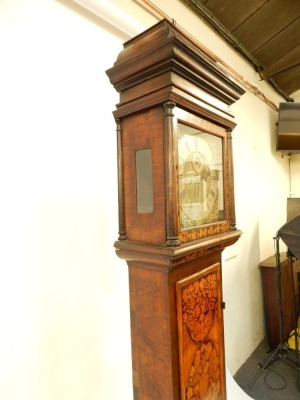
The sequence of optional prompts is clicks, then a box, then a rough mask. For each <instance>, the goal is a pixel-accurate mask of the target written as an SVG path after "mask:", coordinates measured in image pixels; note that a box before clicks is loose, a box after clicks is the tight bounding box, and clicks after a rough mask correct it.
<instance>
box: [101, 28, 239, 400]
mask: <svg viewBox="0 0 300 400" xmlns="http://www.w3.org/2000/svg"><path fill="white" fill-rule="evenodd" d="M106 72H107V75H108V77H109V79H110V82H111V83H112V85H113V86H114V87H115V89H116V90H117V91H118V92H119V93H120V102H119V104H117V107H116V110H115V111H114V117H115V120H116V125H117V137H118V188H119V238H118V240H117V241H116V242H115V248H116V253H117V255H118V256H119V257H120V258H121V259H124V260H126V261H127V264H128V268H129V286H130V314H131V339H132V340H131V344H132V373H133V392H134V399H135V400H162V399H164V400H184V399H188V400H200V399H213V400H217V399H220V400H223V399H225V398H226V388H225V359H224V340H223V306H222V305H223V300H222V267H221V253H222V250H223V249H224V248H225V247H226V246H229V245H232V244H234V243H235V242H236V241H237V240H238V239H239V237H240V235H241V231H239V230H238V229H237V228H236V222H235V206H234V187H233V162H232V145H231V140H232V137H231V132H232V130H233V128H234V127H235V123H234V122H233V115H232V113H231V112H230V110H229V106H230V105H231V104H233V103H234V102H235V101H237V100H238V99H239V98H240V96H241V95H242V94H243V93H244V91H243V90H242V89H241V88H240V87H239V86H237V85H236V84H235V83H234V82H233V81H232V80H231V79H229V77H228V76H227V75H226V74H225V73H224V72H222V71H221V69H220V68H219V67H218V64H217V62H216V61H215V60H214V59H213V58H212V57H211V56H210V55H208V54H206V53H205V52H204V51H203V50H201V49H200V48H199V46H197V44H196V43H194V41H192V40H191V39H190V38H188V37H187V36H186V35H185V34H183V33H182V32H181V31H180V30H179V29H177V28H176V25H175V26H174V25H173V24H170V23H169V22H168V21H166V20H162V21H160V22H159V23H158V24H156V25H154V26H153V27H152V28H150V29H148V30H146V31H145V32H143V33H141V34H140V35H138V36H136V37H134V38H133V39H131V40H129V41H128V42H126V43H125V44H124V47H123V50H122V51H121V52H120V54H119V55H118V57H117V59H116V61H115V63H114V66H113V67H112V68H110V69H109V70H107V71H106Z"/></svg>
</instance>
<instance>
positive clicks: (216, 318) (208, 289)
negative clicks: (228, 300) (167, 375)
mask: <svg viewBox="0 0 300 400" xmlns="http://www.w3.org/2000/svg"><path fill="white" fill-rule="evenodd" d="M176 298H177V315H178V338H179V359H180V387H181V399H182V400H185V399H186V400H223V399H225V382H224V377H225V374H224V347H223V318H222V309H221V304H222V289H221V267H220V264H219V263H216V264H213V265H212V266H210V267H208V268H205V269H204V270H202V271H200V272H197V273H196V274H193V275H191V276H188V277H186V278H184V279H182V280H179V281H178V282H176Z"/></svg>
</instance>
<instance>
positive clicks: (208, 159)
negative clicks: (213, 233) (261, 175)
mask: <svg viewBox="0 0 300 400" xmlns="http://www.w3.org/2000/svg"><path fill="white" fill-rule="evenodd" d="M178 168H179V173H178V175H179V203H180V227H181V229H186V228H193V227H198V226H201V225H205V224H211V223H214V222H219V221H222V220H223V219H224V194H223V192H224V191H223V140H222V138H221V137H219V136H216V135H213V134H210V133H207V132H203V131H201V130H198V129H195V128H192V127H189V126H187V125H184V124H181V123H179V124H178Z"/></svg>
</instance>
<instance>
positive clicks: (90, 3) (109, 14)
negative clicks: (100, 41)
mask: <svg viewBox="0 0 300 400" xmlns="http://www.w3.org/2000/svg"><path fill="white" fill-rule="evenodd" d="M73 2H74V3H77V4H78V5H80V6H81V7H83V8H85V9H86V10H88V11H90V12H91V13H93V14H94V15H97V17H99V18H100V19H102V20H104V21H105V22H107V23H108V24H109V25H111V26H113V27H114V28H116V29H118V30H119V31H121V32H122V33H124V34H125V35H126V36H127V37H128V39H130V38H132V37H133V36H136V35H138V34H139V33H141V32H143V31H144V30H145V29H147V26H145V25H143V24H141V23H139V22H137V20H136V19H134V18H132V17H131V16H130V15H128V14H126V13H124V12H123V11H122V10H120V8H118V7H116V6H115V5H113V4H112V3H111V2H110V1H109V0H73Z"/></svg>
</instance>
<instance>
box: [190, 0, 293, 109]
mask: <svg viewBox="0 0 300 400" xmlns="http://www.w3.org/2000/svg"><path fill="white" fill-rule="evenodd" d="M185 2H187V3H188V4H189V5H191V6H192V7H193V8H194V9H195V10H196V11H197V12H198V13H199V14H200V15H201V16H202V17H204V18H205V19H207V20H208V21H209V22H210V23H211V24H212V25H213V26H214V27H215V29H217V30H218V31H219V32H220V33H221V34H222V35H223V36H224V37H225V38H226V40H228V41H229V42H230V43H231V44H232V45H233V46H234V47H235V48H237V49H238V50H239V51H240V52H241V53H242V54H243V55H244V56H245V57H246V58H247V59H248V60H249V61H250V62H251V63H252V64H253V65H254V66H255V68H256V70H257V71H258V73H259V74H260V76H261V78H262V79H264V80H267V81H269V82H270V83H271V84H272V85H273V86H274V87H275V89H276V90H277V91H278V92H279V93H280V94H281V95H282V96H283V97H284V98H285V99H286V101H293V93H294V92H296V91H298V90H300V0H185Z"/></svg>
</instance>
